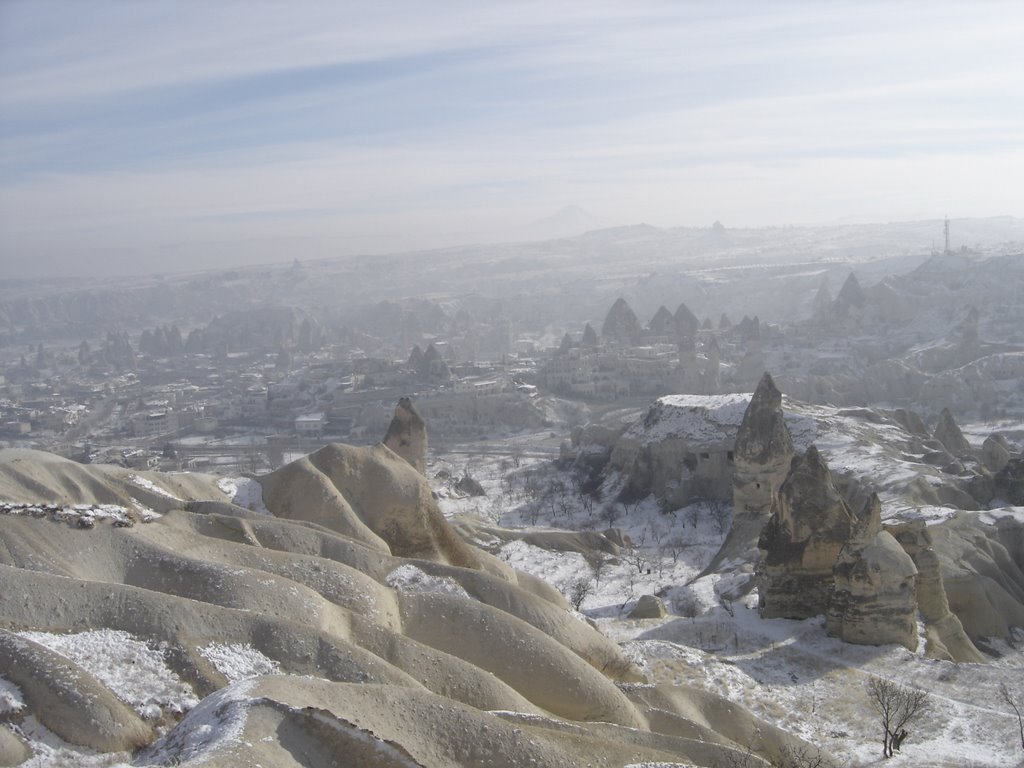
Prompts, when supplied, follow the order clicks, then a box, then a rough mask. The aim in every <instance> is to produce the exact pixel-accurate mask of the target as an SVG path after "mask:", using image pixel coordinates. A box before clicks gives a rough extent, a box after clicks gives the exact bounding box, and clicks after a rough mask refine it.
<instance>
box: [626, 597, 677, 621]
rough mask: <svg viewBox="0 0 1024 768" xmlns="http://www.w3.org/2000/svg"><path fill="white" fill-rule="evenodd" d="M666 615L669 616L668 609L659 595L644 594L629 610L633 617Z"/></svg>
mask: <svg viewBox="0 0 1024 768" xmlns="http://www.w3.org/2000/svg"><path fill="white" fill-rule="evenodd" d="M665 616H668V609H666V608H665V603H664V602H662V600H661V598H660V597H658V596H657V595H642V596H641V597H640V599H639V600H637V601H636V605H635V606H634V607H633V610H632V611H630V612H629V618H631V619H662V618H664V617H665Z"/></svg>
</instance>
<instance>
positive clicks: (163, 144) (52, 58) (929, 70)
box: [0, 0, 1024, 278]
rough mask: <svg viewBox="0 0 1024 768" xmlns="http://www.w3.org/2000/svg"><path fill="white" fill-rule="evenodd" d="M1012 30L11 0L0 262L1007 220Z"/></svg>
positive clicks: (703, 16)
mask: <svg viewBox="0 0 1024 768" xmlns="http://www.w3.org/2000/svg"><path fill="white" fill-rule="evenodd" d="M1022 36H1024V11H1021V9H1020V6H1019V4H1017V3H1013V2H1006V3H999V2H983V3H972V4H970V5H969V6H966V5H964V4H962V3H952V2H945V3H941V2H940V3H935V2H928V3H918V2H906V3H854V2H838V3H827V4H815V5H813V6H810V7H809V6H808V5H807V4H806V3H797V2H789V3H772V4H771V5H770V6H766V5H764V4H763V3H741V4H735V3H733V4H729V5H727V6H722V5H711V4H703V3H701V4H698V3H668V2H666V3H657V2H653V3H652V2H644V3H631V4H629V6H628V7H627V6H625V5H622V4H619V3H559V4H558V5H557V7H552V6H551V4H549V3H529V2H528V3H517V4H514V5H508V4H501V5H498V4H480V3H462V2H448V3H442V4H439V5H438V4H432V5H431V6H430V7H429V8H428V7H426V6H424V5H423V4H420V3H403V2H388V3H383V4H373V5H370V6H368V5H365V4H352V3H314V2H306V3H302V4H300V5H298V6H294V7H293V6H283V5H280V4H276V3H248V2H246V3H238V2H219V3H214V4H192V5H191V6H190V7H189V8H188V9H187V11H185V10H183V9H182V7H181V5H180V4H179V3H167V2H148V3H145V4H128V3H120V2H89V3H71V2H60V1H57V2H53V1H44V2H23V1H21V0H11V1H10V2H5V3H3V4H2V5H0V259H2V261H0V271H2V272H3V274H4V275H5V276H7V277H8V278H10V277H26V276H41V275H47V274H54V273H57V272H61V273H67V274H75V275H85V274H106V275H114V274H124V273H139V272H154V271H173V270H175V269H196V268H204V267H209V266H218V265H221V266H228V265H233V264H245V263H250V264H252V263H265V262H272V261H281V260H288V259H291V258H294V257H299V258H307V259H309V258H319V257H327V256H344V255H352V254H372V253H385V252H389V251H398V250H421V249H425V248H434V247H439V246H450V245H458V244H464V243H480V242H494V241H506V240H523V239H538V238H543V237H548V236H555V235H564V234H578V233H579V232H581V231H583V230H585V229H591V228H596V227H599V226H611V225H622V224H638V223H641V222H646V223H649V224H654V225H658V226H680V225H689V226H707V225H710V224H711V223H712V222H714V221H716V220H719V221H722V222H723V223H725V224H727V225H729V226H764V225H792V224H809V223H835V222H839V221H851V220H852V221H897V220H908V219H925V218H926V219H934V218H941V217H942V216H944V215H946V214H948V215H950V216H959V217H965V216H972V217H978V216H994V215H1005V214H1015V215H1019V214H1020V210H1019V204H1020V201H1021V200H1024V187H1022V184H1024V182H1022V179H1024V152H1022V150H1021V145H1020V141H1019V139H1020V136H1021V135H1022V131H1024V106H1022V105H1024V67H1022V66H1021V61H1020V50H1019V40H1020V39H1021V37H1022ZM566 206H578V207H579V208H581V209H582V210H583V211H585V212H587V214H588V217H584V219H583V220H582V221H580V220H579V217H576V219H573V218H570V220H569V221H568V222H566V221H555V222H550V221H548V218H549V217H550V216H551V215H552V214H554V213H555V212H556V211H559V210H561V209H562V208H564V207H566ZM1015 206H1016V207H1015ZM581 224H582V225H583V226H580V225H581ZM552 225H553V226H552ZM566 225H568V226H566Z"/></svg>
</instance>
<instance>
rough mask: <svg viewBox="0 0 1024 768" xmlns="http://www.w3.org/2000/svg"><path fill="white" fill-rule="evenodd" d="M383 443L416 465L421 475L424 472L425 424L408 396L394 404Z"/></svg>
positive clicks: (425, 465) (425, 459)
mask: <svg viewBox="0 0 1024 768" xmlns="http://www.w3.org/2000/svg"><path fill="white" fill-rule="evenodd" d="M384 445H386V446H387V447H388V448H390V449H391V450H392V451H394V452H395V453H397V454H398V455H399V456H401V457H402V458H403V459H405V460H406V461H407V462H409V463H410V464H412V465H413V466H414V467H416V470H417V471H418V472H419V473H420V474H421V475H425V474H426V472H427V425H426V423H425V422H424V421H423V417H422V416H420V414H419V411H417V410H416V406H414V405H413V404H412V401H411V400H410V399H409V398H408V397H403V398H402V399H401V400H399V401H398V405H396V406H395V415H394V417H393V418H392V419H391V424H390V425H389V426H388V431H387V434H386V435H384Z"/></svg>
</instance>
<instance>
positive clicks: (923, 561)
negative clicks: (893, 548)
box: [886, 520, 986, 663]
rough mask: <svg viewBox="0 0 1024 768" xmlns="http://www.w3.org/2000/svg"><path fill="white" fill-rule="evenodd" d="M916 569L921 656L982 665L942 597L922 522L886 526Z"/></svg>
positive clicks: (943, 590) (936, 563)
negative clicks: (922, 644) (922, 627)
mask: <svg viewBox="0 0 1024 768" xmlns="http://www.w3.org/2000/svg"><path fill="white" fill-rule="evenodd" d="M886 530H888V531H889V532H890V533H891V534H892V535H893V536H894V537H895V538H896V541H897V542H899V544H900V546H901V547H902V548H903V551H904V552H906V553H907V554H908V555H910V557H911V558H912V559H913V561H914V565H915V566H916V567H917V583H916V599H917V608H918V610H919V611H920V612H921V618H923V619H924V622H925V654H926V655H927V656H929V657H930V658H933V659H947V660H949V661H956V662H970V663H983V662H984V661H985V660H986V659H985V657H984V656H983V655H982V654H981V652H980V651H979V650H978V649H977V648H976V647H975V645H974V643H972V642H971V640H970V638H969V637H967V633H966V632H964V628H963V625H962V624H961V623H960V619H958V618H957V617H956V616H955V615H954V614H953V613H952V611H950V610H949V600H948V599H947V598H946V588H945V586H944V585H943V583H942V574H941V573H940V570H939V557H938V555H937V554H936V552H935V549H934V547H933V546H932V537H931V534H930V533H929V532H928V527H927V526H926V525H925V523H924V521H923V520H918V521H914V522H911V523H903V524H901V525H893V526H886Z"/></svg>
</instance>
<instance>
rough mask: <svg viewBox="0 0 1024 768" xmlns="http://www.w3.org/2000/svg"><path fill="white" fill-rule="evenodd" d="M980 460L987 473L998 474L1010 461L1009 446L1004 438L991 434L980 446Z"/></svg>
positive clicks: (995, 433) (996, 433) (997, 434)
mask: <svg viewBox="0 0 1024 768" xmlns="http://www.w3.org/2000/svg"><path fill="white" fill-rule="evenodd" d="M981 460H982V462H983V463H984V464H985V468H986V469H988V471H989V472H998V471H999V470H1001V469H1002V468H1003V467H1005V466H1006V465H1007V463H1008V462H1009V461H1010V445H1009V443H1007V442H1006V438H1005V437H1004V436H1003V435H1001V434H999V433H998V432H993V433H992V434H991V435H989V436H988V437H986V438H985V442H984V443H983V444H982V446H981Z"/></svg>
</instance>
